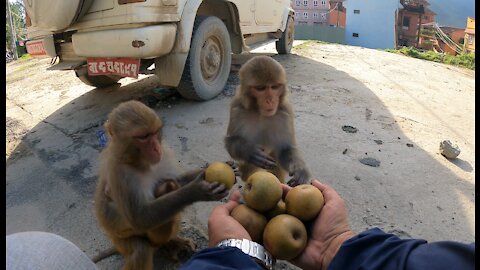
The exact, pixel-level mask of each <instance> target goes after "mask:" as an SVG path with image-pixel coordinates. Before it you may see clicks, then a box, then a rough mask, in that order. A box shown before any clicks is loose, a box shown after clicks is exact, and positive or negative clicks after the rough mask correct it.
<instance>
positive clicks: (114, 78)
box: [75, 67, 122, 88]
mask: <svg viewBox="0 0 480 270" xmlns="http://www.w3.org/2000/svg"><path fill="white" fill-rule="evenodd" d="M75 75H77V77H78V78H79V79H80V81H82V82H83V83H84V84H86V85H90V86H94V87H97V88H105V87H109V86H112V85H114V84H116V83H117V82H118V81H119V80H120V79H121V78H122V77H121V76H118V75H98V76H90V75H88V72H87V68H85V67H82V68H79V69H75Z"/></svg>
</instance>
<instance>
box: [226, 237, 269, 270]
mask: <svg viewBox="0 0 480 270" xmlns="http://www.w3.org/2000/svg"><path fill="white" fill-rule="evenodd" d="M217 246H218V247H236V248H239V249H240V250H241V251H243V253H245V254H247V255H249V256H250V257H252V258H254V259H255V261H256V262H259V263H260V264H261V265H263V266H264V267H265V268H266V269H270V270H272V269H273V266H274V265H275V259H273V257H272V255H270V253H268V251H266V250H265V248H264V247H263V246H262V245H260V244H258V243H255V242H253V241H250V240H248V239H241V240H240V239H225V240H222V241H220V243H218V245H217Z"/></svg>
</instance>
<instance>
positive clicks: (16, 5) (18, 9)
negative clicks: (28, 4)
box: [5, 0, 27, 50]
mask: <svg viewBox="0 0 480 270" xmlns="http://www.w3.org/2000/svg"><path fill="white" fill-rule="evenodd" d="M7 1H9V3H10V14H11V16H12V24H13V28H14V30H15V33H16V38H17V40H25V39H27V31H26V27H25V8H24V7H23V2H22V1H18V0H16V1H12V0H7ZM5 18H6V21H5V24H6V32H5V33H6V35H5V37H6V46H7V48H10V50H12V49H13V48H12V40H13V37H12V32H11V31H10V26H9V22H8V6H7V2H6V1H5Z"/></svg>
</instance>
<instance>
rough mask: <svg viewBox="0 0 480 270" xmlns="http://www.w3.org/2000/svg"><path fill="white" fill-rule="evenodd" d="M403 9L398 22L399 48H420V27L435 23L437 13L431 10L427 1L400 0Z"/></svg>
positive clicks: (399, 12)
mask: <svg viewBox="0 0 480 270" xmlns="http://www.w3.org/2000/svg"><path fill="white" fill-rule="evenodd" d="M400 4H401V8H400V9H399V11H398V20H397V30H398V31H397V35H398V37H397V44H398V46H406V47H419V46H420V33H419V26H421V25H422V24H431V23H433V22H435V16H436V15H437V14H436V13H435V12H433V11H432V10H430V9H429V8H428V6H429V5H430V4H429V3H428V1H427V0H410V1H409V0H400Z"/></svg>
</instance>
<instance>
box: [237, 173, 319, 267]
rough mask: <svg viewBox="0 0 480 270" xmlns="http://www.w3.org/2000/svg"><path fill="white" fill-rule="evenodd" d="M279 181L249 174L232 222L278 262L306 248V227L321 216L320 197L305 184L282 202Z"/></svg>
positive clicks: (272, 176)
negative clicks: (236, 223)
mask: <svg viewBox="0 0 480 270" xmlns="http://www.w3.org/2000/svg"><path fill="white" fill-rule="evenodd" d="M282 194H283V191H282V186H281V183H280V181H279V180H278V178H277V177H276V176H275V175H274V174H272V173H270V172H266V171H258V172H255V173H254V174H252V175H251V176H250V177H249V178H248V179H247V181H246V186H245V188H244V190H243V193H242V195H243V199H244V201H245V204H240V205H238V206H237V207H236V208H235V209H233V211H232V214H231V215H232V217H233V218H235V219H236V220H237V221H238V222H239V223H240V224H242V226H243V227H244V228H245V229H246V230H247V232H248V233H249V234H250V236H251V237H252V240H253V241H255V242H257V243H260V244H263V246H264V247H265V248H266V249H267V250H268V252H270V254H272V256H273V257H275V258H276V259H279V260H290V259H293V258H295V257H297V256H298V255H299V254H300V253H301V252H302V251H303V249H304V248H305V246H306V244H307V239H308V236H307V230H306V226H305V223H306V222H309V221H311V220H313V219H315V217H316V216H317V215H318V214H319V213H320V210H321V209H322V207H323V205H324V198H323V194H322V192H321V191H320V190H318V189H317V188H316V187H314V186H312V185H309V184H305V185H298V186H296V187H294V188H292V189H291V190H290V191H289V192H288V193H287V195H286V196H285V200H283V198H282Z"/></svg>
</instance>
